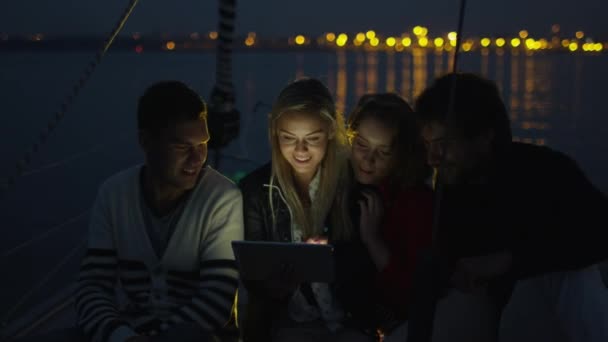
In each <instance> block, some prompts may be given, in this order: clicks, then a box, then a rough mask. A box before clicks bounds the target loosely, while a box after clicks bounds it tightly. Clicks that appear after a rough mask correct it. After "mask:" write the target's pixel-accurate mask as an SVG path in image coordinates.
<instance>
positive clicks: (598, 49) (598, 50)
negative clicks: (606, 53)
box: [595, 43, 604, 52]
mask: <svg viewBox="0 0 608 342" xmlns="http://www.w3.org/2000/svg"><path fill="white" fill-rule="evenodd" d="M603 49H604V45H603V44H602V43H595V51H597V52H600V51H602V50H603Z"/></svg>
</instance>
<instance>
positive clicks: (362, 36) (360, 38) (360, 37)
mask: <svg viewBox="0 0 608 342" xmlns="http://www.w3.org/2000/svg"><path fill="white" fill-rule="evenodd" d="M355 40H358V41H360V42H362V41H364V40H365V33H363V32H359V33H357V36H356V37H355Z"/></svg>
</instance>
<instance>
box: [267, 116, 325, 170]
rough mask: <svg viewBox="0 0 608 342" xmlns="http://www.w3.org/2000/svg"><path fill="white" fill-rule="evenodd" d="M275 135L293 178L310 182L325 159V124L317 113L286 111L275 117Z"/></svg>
mask: <svg viewBox="0 0 608 342" xmlns="http://www.w3.org/2000/svg"><path fill="white" fill-rule="evenodd" d="M276 134H277V139H278V144H279V148H280V150H281V155H282V156H283V158H285V160H286V161H287V162H288V163H289V165H290V166H291V168H292V171H293V173H294V176H296V177H301V178H302V179H308V180H310V179H312V177H313V176H314V175H315V173H316V172H317V169H318V168H319V165H320V164H321V161H323V158H324V157H325V152H326V150H327V144H328V141H329V130H328V124H327V123H326V122H324V121H323V120H322V119H321V117H320V116H319V115H318V114H314V113H306V112H287V113H284V114H283V115H281V116H280V117H279V119H278V121H277V133H276Z"/></svg>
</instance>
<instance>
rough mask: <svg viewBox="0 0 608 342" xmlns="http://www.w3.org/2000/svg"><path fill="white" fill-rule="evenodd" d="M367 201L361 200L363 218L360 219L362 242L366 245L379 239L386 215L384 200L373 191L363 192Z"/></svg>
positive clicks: (360, 206)
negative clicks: (381, 225) (383, 217)
mask: <svg viewBox="0 0 608 342" xmlns="http://www.w3.org/2000/svg"><path fill="white" fill-rule="evenodd" d="M361 194H362V195H363V197H364V198H365V200H363V199H362V200H359V208H360V210H361V216H360V218H359V225H360V234H361V240H362V241H363V243H365V244H366V245H368V244H370V243H374V242H376V241H377V240H378V239H379V229H380V224H381V222H382V216H383V215H384V208H383V206H382V200H381V199H380V196H378V194H376V193H374V192H371V191H365V190H363V191H361Z"/></svg>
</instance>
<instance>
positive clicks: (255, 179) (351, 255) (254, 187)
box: [240, 164, 373, 341]
mask: <svg viewBox="0 0 608 342" xmlns="http://www.w3.org/2000/svg"><path fill="white" fill-rule="evenodd" d="M270 176H271V165H270V164H267V165H264V166H263V167H261V168H259V169H257V170H255V171H253V172H252V173H250V174H249V175H247V176H246V177H245V178H243V179H242V180H241V182H240V187H241V191H242V193H243V212H244V216H245V239H246V240H258V241H283V242H291V241H292V236H291V220H292V218H291V213H290V210H289V207H288V206H287V203H286V201H285V200H284V198H283V197H282V196H283V195H282V192H281V189H280V187H279V185H278V184H277V183H274V184H271V180H270ZM271 187H272V192H269V188H271ZM273 213H274V219H273ZM327 226H328V227H329V230H328V231H327V232H326V233H327V234H328V235H329V233H330V231H331V224H329V222H328V225H327ZM353 235H354V236H358V233H356V234H353ZM329 243H331V244H332V245H333V246H334V265H335V268H336V281H335V283H334V284H332V288H333V290H334V293H335V294H337V296H338V300H340V301H341V302H342V303H343V304H345V305H344V306H345V310H346V311H347V313H348V314H349V315H350V316H354V317H357V318H361V317H363V313H364V312H365V306H363V305H361V303H360V302H361V299H360V297H359V296H360V295H361V294H362V293H365V290H364V289H367V288H369V287H368V286H367V285H363V284H361V281H362V279H369V280H370V281H371V279H373V278H372V276H367V277H366V276H362V274H363V272H369V270H371V269H372V267H373V265H372V264H371V260H370V259H369V257H368V255H367V253H366V252H365V249H364V246H363V244H362V243H361V242H360V241H359V240H358V239H356V238H355V239H353V240H351V241H332V240H330V241H329ZM364 263H365V265H364V266H363V264H364ZM363 270H368V271H363ZM244 282H245V286H246V287H247V290H248V296H249V301H248V305H247V313H246V319H245V322H244V324H243V325H244V327H243V331H244V338H245V340H246V341H269V340H270V335H271V329H272V322H273V320H275V319H276V318H278V317H280V316H281V315H285V314H287V312H286V306H287V302H286V301H281V300H275V299H272V298H270V297H269V296H268V295H267V294H266V293H265V291H264V289H263V287H262V286H259V284H255V283H251V282H247V281H246V280H244ZM357 300H359V302H358V303H357V304H356V305H354V304H352V303H355V302H356V301H357ZM351 304H352V305H351ZM351 309H352V310H353V311H355V314H352V313H351V312H350V311H351ZM364 321H365V320H364V319H358V320H357V323H361V324H363V322H364Z"/></svg>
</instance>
